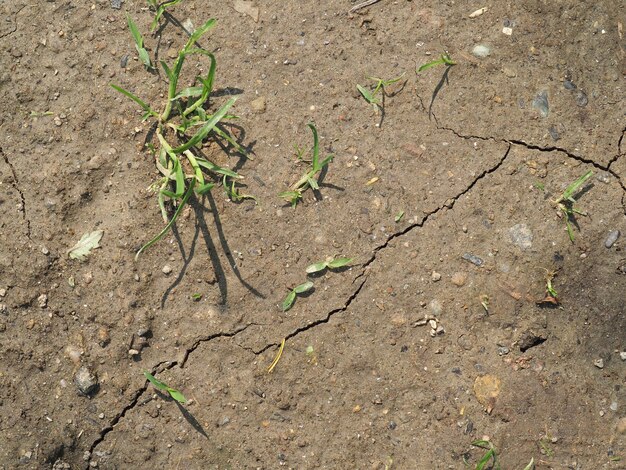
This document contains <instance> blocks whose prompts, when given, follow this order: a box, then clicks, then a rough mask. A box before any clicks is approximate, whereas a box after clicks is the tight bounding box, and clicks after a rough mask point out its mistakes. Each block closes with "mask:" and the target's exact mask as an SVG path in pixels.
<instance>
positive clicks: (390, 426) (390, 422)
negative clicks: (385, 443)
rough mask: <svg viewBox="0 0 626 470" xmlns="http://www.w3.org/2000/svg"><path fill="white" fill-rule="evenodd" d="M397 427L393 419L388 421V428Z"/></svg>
mask: <svg viewBox="0 0 626 470" xmlns="http://www.w3.org/2000/svg"><path fill="white" fill-rule="evenodd" d="M397 427H398V425H397V424H396V422H395V421H389V429H391V430H392V431H393V430H394V429H396V428H397Z"/></svg>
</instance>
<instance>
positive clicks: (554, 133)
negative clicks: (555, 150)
mask: <svg viewBox="0 0 626 470" xmlns="http://www.w3.org/2000/svg"><path fill="white" fill-rule="evenodd" d="M548 132H549V133H550V137H552V140H554V141H557V140H559V139H560V138H561V136H560V135H559V131H557V130H556V127H554V126H550V128H549V129H548Z"/></svg>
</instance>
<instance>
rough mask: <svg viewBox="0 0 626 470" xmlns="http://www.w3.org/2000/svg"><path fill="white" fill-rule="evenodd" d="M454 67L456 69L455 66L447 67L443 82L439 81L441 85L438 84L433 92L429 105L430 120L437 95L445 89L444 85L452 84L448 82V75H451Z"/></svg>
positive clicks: (442, 77)
mask: <svg viewBox="0 0 626 470" xmlns="http://www.w3.org/2000/svg"><path fill="white" fill-rule="evenodd" d="M452 67H454V65H446V69H445V70H444V71H443V75H442V76H441V80H439V83H437V86H436V87H435V90H434V91H433V96H432V97H431V99H430V105H428V119H430V118H431V116H432V110H433V104H434V103H435V99H437V95H438V94H439V92H440V91H441V89H442V88H443V85H444V84H447V85H449V84H450V82H449V81H448V74H449V73H450V69H451V68H452Z"/></svg>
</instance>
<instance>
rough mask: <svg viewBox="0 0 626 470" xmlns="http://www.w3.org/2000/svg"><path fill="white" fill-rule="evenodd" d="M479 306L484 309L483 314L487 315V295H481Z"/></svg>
mask: <svg viewBox="0 0 626 470" xmlns="http://www.w3.org/2000/svg"><path fill="white" fill-rule="evenodd" d="M480 305H482V306H483V308H484V309H485V313H486V314H487V315H489V296H488V295H487V294H481V296H480Z"/></svg>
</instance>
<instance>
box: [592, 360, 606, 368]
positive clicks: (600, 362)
mask: <svg viewBox="0 0 626 470" xmlns="http://www.w3.org/2000/svg"><path fill="white" fill-rule="evenodd" d="M593 365H594V366H596V367H597V368H598V369H604V359H596V360H595V361H593Z"/></svg>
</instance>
